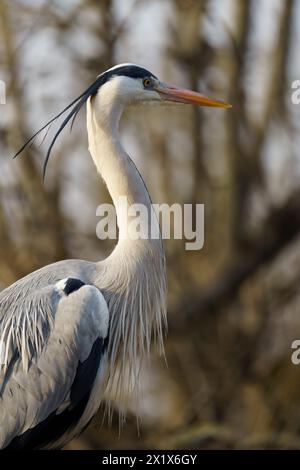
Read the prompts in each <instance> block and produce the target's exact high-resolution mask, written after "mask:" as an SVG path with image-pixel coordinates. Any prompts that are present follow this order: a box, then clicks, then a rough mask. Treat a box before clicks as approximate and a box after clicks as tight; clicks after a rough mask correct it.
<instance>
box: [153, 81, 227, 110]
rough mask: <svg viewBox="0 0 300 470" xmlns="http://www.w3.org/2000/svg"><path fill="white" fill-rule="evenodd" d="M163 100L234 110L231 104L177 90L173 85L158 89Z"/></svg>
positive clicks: (181, 89)
mask: <svg viewBox="0 0 300 470" xmlns="http://www.w3.org/2000/svg"><path fill="white" fill-rule="evenodd" d="M156 91H157V92H158V93H159V94H160V96H161V98H162V99H163V100H165V101H173V102H176V103H186V104H197V105H199V106H211V107H213V108H225V109H228V108H232V106H231V104H228V103H224V101H219V100H214V99H213V98H209V97H207V96H204V95H201V94H200V93H197V92H196V91H191V90H186V89H184V88H177V87H175V86H171V85H160V86H158V87H157V88H156Z"/></svg>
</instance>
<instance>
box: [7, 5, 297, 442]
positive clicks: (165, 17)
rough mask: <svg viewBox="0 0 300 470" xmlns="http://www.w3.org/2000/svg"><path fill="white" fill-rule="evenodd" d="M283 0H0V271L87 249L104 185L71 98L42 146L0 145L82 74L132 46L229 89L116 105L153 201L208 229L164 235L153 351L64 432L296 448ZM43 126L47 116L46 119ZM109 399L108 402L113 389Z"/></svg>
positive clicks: (290, 151)
mask: <svg viewBox="0 0 300 470" xmlns="http://www.w3.org/2000/svg"><path fill="white" fill-rule="evenodd" d="M299 45H300V2H299V1H298V0H202V1H201V0H161V1H158V0H136V1H134V0H74V1H71V2H61V1H59V0H56V1H54V0H47V1H46V0H34V1H33V0H10V1H8V0H0V79H1V80H4V81H5V82H6V84H7V104H6V105H0V289H1V288H4V287H5V286H7V285H8V284H10V283H12V282H13V281H15V280H16V279H18V278H20V277H21V276H23V275H25V274H27V273H29V272H31V271H33V270H35V269H37V268H39V267H41V266H44V265H45V264H48V263H51V262H54V261H57V260H60V259H64V258H86V259H90V260H98V259H101V258H103V257H105V256H106V255H107V254H108V253H109V252H110V251H111V249H112V247H113V242H111V241H100V240H98V239H97V237H96V234H95V229H96V224H97V222H98V220H97V217H96V207H97V206H98V204H100V203H101V202H107V201H109V196H108V194H107V193H106V190H105V188H104V185H103V184H102V182H101V181H99V178H98V176H97V174H96V171H95V169H94V167H93V163H92V161H91V159H90V157H89V154H88V150H87V135H86V129H85V113H84V112H82V113H81V114H80V115H79V117H78V119H77V122H76V124H75V126H74V128H73V131H72V133H71V134H70V133H69V132H65V133H64V135H63V137H62V138H61V139H60V140H59V142H58V144H57V145H56V147H55V152H54V153H55V155H53V158H52V159H51V163H50V165H49V167H48V174H47V178H46V182H45V184H44V183H43V182H42V176H41V170H42V163H43V158H44V156H45V149H46V145H47V142H49V136H48V139H47V137H46V139H45V142H44V143H42V139H38V140H36V141H35V143H34V144H33V145H32V146H31V147H30V148H29V149H27V150H26V152H24V155H23V156H22V157H20V158H19V159H17V160H12V155H13V154H14V153H15V152H16V151H17V150H18V148H19V147H20V146H21V145H22V143H23V142H24V141H25V140H26V139H27V138H28V137H29V136H30V135H31V134H33V133H34V131H36V130H37V129H38V128H39V127H41V125H42V124H43V123H44V122H46V121H47V120H49V119H50V118H51V117H52V116H53V115H55V114H56V113H58V112H59V111H60V110H61V109H62V108H63V107H64V106H65V105H67V104H68V103H69V102H70V101H71V100H72V99H73V98H74V97H76V96H78V95H79V94H80V93H81V92H82V90H84V89H85V88H86V87H87V86H88V85H89V83H91V82H92V81H93V80H94V79H95V76H96V75H98V74H99V73H101V72H102V71H104V70H105V69H107V68H108V67H110V66H112V65H114V64H116V63H120V62H135V63H138V64H140V65H143V66H144V67H146V68H148V69H150V70H151V71H152V72H153V73H154V74H155V75H158V76H159V77H160V78H161V79H162V80H164V81H169V82H171V83H172V82H173V83H174V84H177V85H179V86H180V85H181V86H185V87H189V88H192V89H195V90H201V91H202V92H205V93H207V94H209V95H212V96H215V97H217V98H220V99H224V100H227V101H229V102H231V103H232V104H233V106H234V107H233V109H232V110H230V111H221V110H212V109H198V108H194V107H173V108H165V109H164V108H157V107H153V108H151V107H149V108H143V109H142V110H138V109H131V110H129V111H128V112H127V113H126V116H125V117H124V119H123V124H122V133H123V139H124V141H125V145H126V148H127V149H128V151H129V153H130V154H131V155H132V156H133V158H134V160H135V162H136V164H137V165H138V167H139V169H140V171H141V172H142V174H143V175H144V178H145V180H146V183H147V185H148V186H149V189H150V192H151V194H152V196H153V200H154V202H156V203H162V202H168V203H173V202H179V203H204V204H205V245H204V248H203V249H202V250H201V251H194V252H191V251H186V250H185V247H184V241H180V240H170V241H166V243H165V245H166V251H167V261H168V277H169V308H168V317H169V334H168V336H167V338H166V356H167V362H168V365H167V366H166V364H165V362H164V361H163V360H162V359H161V358H159V357H155V356H154V357H153V360H152V363H151V367H150V368H149V367H147V369H145V370H144V372H143V377H142V388H143V396H142V399H141V402H140V411H139V414H140V417H141V418H140V419H141V422H140V426H139V428H140V430H139V434H138V432H137V418H136V413H137V407H136V403H134V402H133V401H131V402H129V406H128V415H127V424H126V425H125V426H124V428H123V430H122V431H121V432H119V423H118V417H117V413H116V414H115V417H114V419H113V421H112V424H111V425H110V426H109V425H108V424H107V421H104V423H103V425H102V426H101V422H102V419H101V412H100V413H99V416H98V417H97V418H96V419H95V420H94V423H93V425H92V426H90V427H89V429H88V430H87V431H86V432H85V433H84V434H83V435H82V436H81V437H80V438H79V439H76V440H74V441H73V442H72V443H70V444H69V446H68V448H73V449H75V448H77V449H95V448H98V449H105V448H111V449H114V448H121V449H125V448H131V449H136V448H169V449H176V448H190V449H191V448H199V449H208V448H209V449H210V448H225V449H228V448H230V449H231V448H300V365H299V366H296V365H293V364H292V362H291V354H292V349H291V344H292V342H293V341H294V340H295V339H300V237H299V235H300V179H299V178H300V105H299V106H297V105H293V104H292V102H291V94H292V89H291V85H292V82H293V80H296V79H300V55H299V47H300V46H299ZM51 131H52V132H53V129H50V131H49V133H50V134H51ZM114 406H115V408H116V410H117V409H118V404H117V403H115V404H114Z"/></svg>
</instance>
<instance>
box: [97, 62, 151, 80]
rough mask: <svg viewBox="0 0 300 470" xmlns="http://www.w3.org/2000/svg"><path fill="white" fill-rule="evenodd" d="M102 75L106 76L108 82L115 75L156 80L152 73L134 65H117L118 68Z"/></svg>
mask: <svg viewBox="0 0 300 470" xmlns="http://www.w3.org/2000/svg"><path fill="white" fill-rule="evenodd" d="M104 74H107V75H108V80H110V79H111V78H112V77H114V76H116V75H117V76H120V77H121V76H124V77H130V78H148V77H149V78H157V77H156V76H155V75H153V73H151V72H149V70H146V69H144V68H143V67H140V66H139V65H134V64H124V65H119V66H118V67H113V68H112V69H110V70H107V72H104Z"/></svg>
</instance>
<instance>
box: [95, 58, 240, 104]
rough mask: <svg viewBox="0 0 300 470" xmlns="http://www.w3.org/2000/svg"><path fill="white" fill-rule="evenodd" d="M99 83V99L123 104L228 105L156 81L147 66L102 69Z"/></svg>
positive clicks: (120, 66) (123, 65)
mask: <svg viewBox="0 0 300 470" xmlns="http://www.w3.org/2000/svg"><path fill="white" fill-rule="evenodd" d="M99 77H103V83H102V84H101V86H99V88H98V90H97V95H99V96H100V98H101V102H102V105H103V102H104V103H112V102H114V103H116V102H117V103H118V104H121V105H123V106H127V105H138V104H144V103H159V104H165V103H170V102H171V103H174V102H175V103H186V104H196V105H200V106H212V107H217V108H230V107H231V105H229V104H227V103H224V102H223V101H219V100H215V99H213V98H209V97H206V96H204V95H202V94H200V93H197V92H194V91H190V90H186V89H184V88H178V87H176V86H173V85H169V84H166V83H164V82H162V81H160V80H159V79H158V78H157V77H156V76H155V75H153V74H152V73H151V72H149V70H146V69H144V68H143V67H140V66H138V65H135V64H121V65H117V66H115V67H112V68H111V69H109V70H107V71H106V72H104V74H102V75H100V76H99Z"/></svg>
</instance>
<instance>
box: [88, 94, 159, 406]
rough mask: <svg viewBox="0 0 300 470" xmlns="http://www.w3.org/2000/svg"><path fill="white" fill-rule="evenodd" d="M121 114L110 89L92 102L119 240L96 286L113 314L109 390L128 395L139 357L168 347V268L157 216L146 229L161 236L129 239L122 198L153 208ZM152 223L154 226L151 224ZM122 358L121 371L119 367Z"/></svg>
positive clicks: (93, 143)
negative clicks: (125, 141)
mask: <svg viewBox="0 0 300 470" xmlns="http://www.w3.org/2000/svg"><path fill="white" fill-rule="evenodd" d="M121 114H122V106H121V105H119V104H118V103H115V102H114V100H113V99H111V98H110V97H109V96H108V95H105V93H103V94H102V95H101V92H100V93H98V94H97V95H96V96H95V97H94V98H92V99H89V100H88V103H87V128H88V138H89V150H90V152H91V155H92V158H93V160H94V162H95V165H96V167H97V169H98V171H99V173H100V174H101V176H102V178H103V179H104V181H105V183H106V184H107V188H108V190H109V192H110V195H111V197H112V199H113V202H114V204H115V207H116V212H117V219H118V225H119V242H118V244H117V246H116V248H115V250H114V251H113V252H112V253H111V255H110V256H109V257H108V258H106V259H105V260H104V261H103V262H101V270H100V276H99V278H96V280H95V285H97V286H99V288H101V290H102V292H103V293H104V295H105V296H106V301H107V303H108V306H109V312H110V337H111V341H110V342H109V347H108V355H109V364H110V372H109V384H108V390H110V387H112V389H111V390H114V391H115V389H114V384H117V391H115V392H116V394H117V396H119V397H124V396H127V393H128V391H129V390H130V389H131V385H132V383H131V382H132V381H131V378H132V377H134V383H136V385H138V380H137V377H138V371H139V365H140V363H141V362H140V360H141V359H142V358H144V357H145V356H148V355H149V351H150V347H151V343H152V340H153V342H154V343H155V344H156V347H157V348H158V349H159V351H160V352H162V351H163V330H164V326H165V325H166V267H165V257H164V250H163V245H162V241H161V239H160V236H159V225H158V221H157V218H156V217H151V218H148V221H147V222H145V224H144V227H143V230H145V231H146V230H147V229H148V230H149V229H152V233H154V232H155V230H156V232H157V234H158V237H156V238H154V239H151V238H149V237H148V238H146V239H138V240H131V239H130V237H127V227H128V212H127V211H124V207H123V206H122V204H120V199H119V198H120V196H123V197H124V196H125V197H126V198H127V199H128V204H143V206H144V207H145V208H146V210H147V211H148V214H151V216H152V214H153V208H152V205H151V200H150V197H149V194H148V192H147V189H146V187H145V184H144V182H143V180H142V178H141V176H140V174H139V172H138V170H137V168H136V167H135V165H134V163H133V162H132V161H131V159H130V158H129V157H128V155H127V154H126V152H125V150H124V149H123V147H122V145H121V143H120V140H119V121H120V117H121ZM149 224H152V225H154V227H150V228H149ZM120 355H121V356H120ZM119 356H120V357H121V358H122V360H121V362H120V371H119V369H118V367H116V364H117V358H118V357H119ZM118 371H119V372H118ZM128 372H129V373H128ZM118 373H120V375H118Z"/></svg>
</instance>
